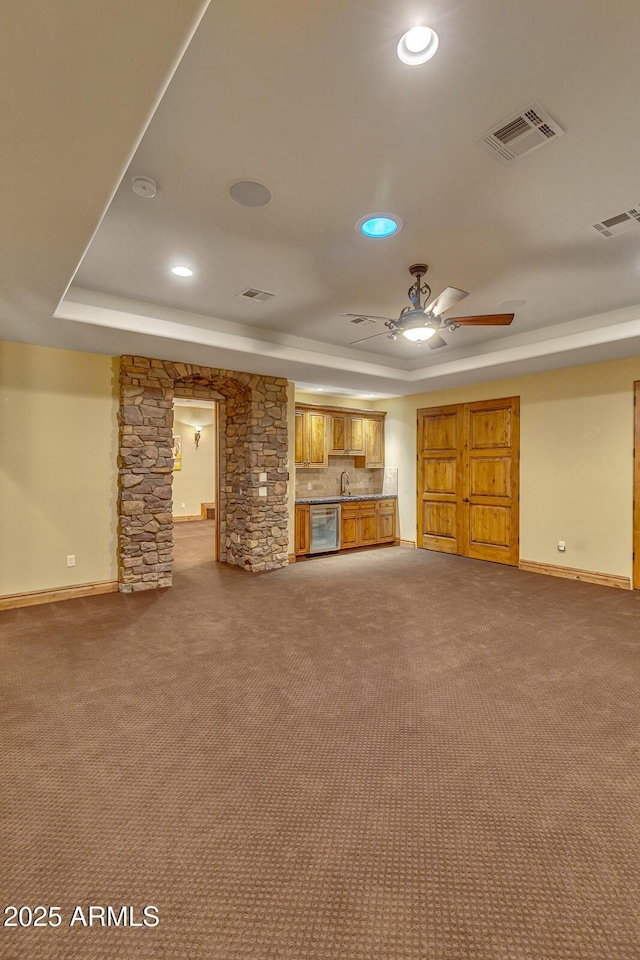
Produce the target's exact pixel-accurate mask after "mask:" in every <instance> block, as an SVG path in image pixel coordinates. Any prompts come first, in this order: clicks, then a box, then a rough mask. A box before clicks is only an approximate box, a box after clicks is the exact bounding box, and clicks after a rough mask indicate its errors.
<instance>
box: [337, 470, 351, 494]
mask: <svg viewBox="0 0 640 960" xmlns="http://www.w3.org/2000/svg"><path fill="white" fill-rule="evenodd" d="M349 483H350V481H349V474H348V473H347V471H346V470H343V471H342V473H341V474H340V496H341V497H350V496H351V490H347V491H346V493H345V489H344V488H345V487H348V486H349Z"/></svg>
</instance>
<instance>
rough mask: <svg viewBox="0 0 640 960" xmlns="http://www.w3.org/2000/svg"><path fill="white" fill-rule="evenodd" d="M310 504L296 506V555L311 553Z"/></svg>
mask: <svg viewBox="0 0 640 960" xmlns="http://www.w3.org/2000/svg"><path fill="white" fill-rule="evenodd" d="M309 550H310V543H309V504H307V503H304V504H299V505H298V506H296V516H295V554H296V557H300V556H304V554H305V553H309Z"/></svg>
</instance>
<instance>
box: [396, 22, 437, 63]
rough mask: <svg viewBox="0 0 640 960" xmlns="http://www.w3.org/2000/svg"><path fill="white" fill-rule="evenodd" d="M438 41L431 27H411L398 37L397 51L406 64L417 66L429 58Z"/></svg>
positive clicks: (434, 50)
mask: <svg viewBox="0 0 640 960" xmlns="http://www.w3.org/2000/svg"><path fill="white" fill-rule="evenodd" d="M439 42H440V41H439V40H438V34H437V33H436V32H435V30H432V29H431V27H412V28H411V30H407V32H406V33H405V34H404V35H403V36H402V37H400V40H399V41H398V47H397V53H398V56H399V58H400V60H402V62H403V63H406V64H407V66H409V67H417V66H420V64H422V63H426V62H427V60H431V58H432V57H433V56H434V54H435V53H436V51H437V49H438V44H439Z"/></svg>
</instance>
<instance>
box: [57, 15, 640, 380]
mask: <svg viewBox="0 0 640 960" xmlns="http://www.w3.org/2000/svg"><path fill="white" fill-rule="evenodd" d="M193 6H194V7H195V6H197V4H193ZM416 22H426V23H428V24H429V25H431V26H433V27H434V28H435V29H436V30H437V31H438V33H439V35H440V49H439V51H438V53H437V55H436V57H435V58H434V59H433V60H432V61H430V62H429V63H427V64H425V65H423V66H421V67H406V66H404V65H403V64H401V63H400V61H399V60H398V59H397V57H396V55H395V45H396V43H397V40H398V38H399V36H400V35H401V34H402V33H403V31H404V30H405V29H407V28H408V27H409V26H411V25H413V24H414V23H416ZM639 28H640V6H639V5H638V3H637V0H611V2H610V3H609V4H607V6H606V7H604V6H603V5H602V3H600V2H598V3H596V2H593V0H536V3H535V4H534V3H532V2H531V3H528V4H526V5H525V4H514V3H513V2H508V0H493V2H492V3H491V4H478V3H477V2H474V0H460V2H458V3H457V4H455V5H451V4H448V3H445V2H444V0H432V2H430V3H428V4H427V3H425V4H424V5H420V4H415V3H413V4H406V3H403V4H395V5H391V6H390V5H389V4H388V3H387V2H382V0H369V2H368V3H367V4H362V3H357V2H355V0H341V2H340V3H338V2H327V0H305V3H304V4H295V5H294V4H291V3H289V2H286V0H274V2H272V3H270V4H259V3H257V2H256V0H236V3H234V4H213V5H211V6H210V7H209V9H208V10H207V12H206V14H205V15H204V17H203V19H202V22H201V23H200V26H199V27H198V29H197V31H196V33H195V36H194V38H193V40H192V41H191V44H190V46H189V48H188V49H187V51H186V53H185V55H184V57H183V59H182V62H181V63H180V65H179V67H178V69H177V70H176V73H175V75H174V76H173V79H172V80H171V83H170V84H169V87H168V89H167V91H166V93H165V94H164V97H163V99H162V101H161V103H160V105H159V107H158V109H157V111H156V113H155V115H154V116H153V119H152V120H151V123H150V124H149V126H148V128H147V130H146V133H145V135H144V137H143V138H142V141H141V142H140V145H139V147H138V149H137V150H136V152H135V155H134V156H133V159H132V160H131V163H130V165H129V169H128V170H127V173H126V174H125V176H124V179H123V182H122V185H121V186H120V188H119V189H118V191H117V192H116V195H115V197H114V199H113V201H112V203H111V206H110V207H109V209H108V211H107V214H106V216H105V217H104V220H103V221H102V223H101V225H100V227H99V229H98V231H97V233H96V235H95V237H94V239H93V242H92V243H91V245H90V247H89V250H88V252H87V254H86V256H85V258H84V260H83V262H82V264H81V266H80V269H79V271H78V273H77V275H76V277H75V280H74V284H73V286H72V288H71V290H70V291H69V293H68V295H67V297H66V298H65V301H64V302H63V303H62V304H61V305H60V307H59V309H58V311H57V318H58V319H56V320H54V321H51V324H52V325H54V326H51V327H49V328H48V332H47V335H48V336H49V337H54V336H55V338H56V339H57V342H59V343H60V345H63V346H74V347H76V348H78V349H92V350H97V351H100V352H105V353H107V352H110V353H119V352H132V351H135V352H141V353H146V354H147V355H157V356H161V357H173V358H175V359H184V360H192V361H196V362H197V361H199V362H202V363H210V364H212V365H218V366H224V367H227V368H235V369H244V370H250V371H255V372H262V373H270V374H275V375H279V376H287V377H289V378H290V379H294V380H297V381H299V382H300V381H304V383H305V384H307V385H314V384H315V385H322V386H325V387H328V388H330V389H333V390H334V391H336V392H337V391H339V390H340V389H346V388H349V389H350V390H351V391H353V390H361V391H370V392H376V393H378V394H379V395H386V396H388V395H393V394H398V393H401V394H402V393H404V394H406V393H414V392H418V391H419V390H421V389H427V388H429V386H430V385H437V386H442V385H444V384H449V383H451V384H453V383H456V382H464V381H467V382H468V381H469V380H478V379H490V378H493V377H495V376H504V375H507V374H512V373H519V372H525V371H527V370H538V369H546V368H549V367H552V366H567V365H572V364H576V363H586V362H591V361H593V360H596V359H607V358H611V357H617V356H627V355H634V354H640V307H638V306H636V305H638V304H639V303H640V228H639V229H638V231H637V232H636V233H629V234H625V235H622V236H619V237H615V238H613V239H610V240H603V239H601V238H599V237H598V236H597V235H596V233H595V232H594V230H593V229H592V228H591V227H590V224H591V223H593V222H594V221H597V220H602V219H603V218H606V217H610V216H612V215H615V214H617V213H619V212H621V211H622V210H626V209H628V208H629V207H630V206H632V205H634V204H639V203H640V127H639V125H638V124H637V122H636V114H637V91H638V89H639V88H640V58H639V57H638V55H637V35H638V29H639ZM178 32H179V30H178V28H177V27H176V33H178ZM143 54H144V51H143ZM143 60H144V56H143ZM532 100H539V101H540V102H541V103H542V105H543V106H544V107H546V109H547V110H549V111H550V112H551V113H552V114H553V115H554V116H555V117H556V118H557V119H558V120H559V122H560V123H561V124H562V125H563V126H564V127H565V128H566V134H565V135H564V136H563V137H561V138H559V139H558V140H557V141H556V142H555V143H552V144H550V145H548V146H545V147H544V148H542V149H540V150H538V151H536V152H535V153H532V154H530V155H528V156H525V157H523V158H522V159H521V160H518V161H516V162H515V163H513V164H512V165H510V166H508V167H504V166H502V165H501V164H499V163H498V162H497V161H496V160H495V159H494V158H492V157H491V156H489V155H487V154H486V153H485V152H484V151H483V150H482V149H481V148H480V147H479V146H478V144H476V143H474V142H473V141H474V138H475V137H477V136H478V135H479V134H481V133H483V132H484V131H485V130H486V129H487V128H489V127H490V126H492V125H494V124H498V123H499V122H500V121H501V120H502V119H504V118H506V117H507V116H508V115H509V114H510V113H512V112H513V111H514V110H517V109H519V108H521V107H523V106H525V105H526V104H527V103H529V102H530V101H532ZM112 122H113V118H112V117H110V118H109V126H111V125H112ZM136 174H144V175H147V176H151V177H153V178H154V179H155V180H157V182H158V185H159V190H158V195H157V197H156V198H155V199H154V200H142V199H140V198H138V197H136V196H134V194H133V193H132V192H131V189H130V180H131V177H132V176H134V175H136ZM244 177H248V178H254V179H257V180H259V181H261V182H263V183H265V184H266V185H267V186H268V187H269V188H270V189H271V191H272V192H273V200H272V202H271V203H270V204H269V205H268V206H266V207H263V208H258V209H247V208H243V207H241V206H238V205H237V204H236V203H234V202H233V201H232V200H231V199H230V197H229V195H228V188H229V186H230V185H231V183H233V182H234V181H235V180H238V179H240V178H244ZM96 192H97V191H96ZM381 210H384V211H389V212H393V213H396V214H397V215H398V216H400V217H401V218H402V220H403V221H404V229H403V230H402V231H401V232H400V233H399V234H398V235H397V236H396V237H393V238H390V239H388V240H383V241H380V240H367V239H366V238H364V237H362V236H360V235H358V234H357V233H356V231H355V229H354V227H355V223H356V221H357V220H358V219H359V218H360V217H361V216H363V215H364V214H367V213H370V212H377V211H381ZM420 260H423V261H425V262H427V263H428V264H429V265H430V269H429V274H428V277H427V279H428V280H429V283H430V284H431V286H432V288H433V292H434V294H436V293H438V292H439V291H440V290H441V289H442V288H443V287H445V286H447V285H452V286H457V287H461V288H463V289H465V290H468V291H469V292H470V296H469V297H468V298H467V299H466V300H465V301H464V302H463V303H462V304H461V305H460V308H458V309H454V310H452V311H451V314H450V315H451V316H455V315H456V313H457V314H458V315H465V314H475V313H485V312H496V311H500V310H501V309H505V308H502V307H501V304H503V303H504V302H505V301H511V300H514V299H522V300H526V305H525V306H524V307H522V308H521V309H518V310H517V311H516V318H515V321H514V323H513V325H512V326H511V327H510V328H508V329H505V328H495V329H475V330H470V329H464V328H463V329H460V330H458V331H456V332H455V333H452V334H445V338H448V341H449V346H448V347H447V348H446V349H442V350H439V351H434V352H433V353H431V352H430V351H429V350H428V348H426V347H425V346H423V347H416V346H415V345H410V344H408V343H406V342H405V341H403V340H402V338H401V339H400V340H399V341H397V342H396V343H392V342H390V341H388V340H387V339H386V337H380V338H378V339H375V340H373V341H370V342H369V343H367V344H362V345H360V346H359V347H356V348H353V347H349V342H350V341H351V340H353V339H356V338H357V336H358V335H359V334H358V330H357V328H355V327H353V326H351V325H349V324H348V323H347V321H345V319H344V318H341V317H340V314H341V313H345V312H358V311H363V312H371V313H375V314H383V315H388V316H391V317H394V316H397V314H398V313H399V311H400V309H401V307H403V306H404V305H405V304H406V303H407V302H408V301H407V298H406V290H407V287H408V286H409V284H410V282H411V278H410V277H409V274H408V272H407V267H408V266H409V264H411V263H413V262H415V261H420ZM177 261H180V262H186V263H189V264H190V265H191V266H193V269H194V271H195V273H194V277H193V278H191V279H190V280H180V279H177V278H175V277H173V276H172V275H171V274H170V273H169V270H168V268H169V266H170V264H171V263H174V262H177ZM248 286H253V287H258V288H260V289H264V290H268V291H270V292H272V293H275V294H276V297H275V298H274V299H273V300H272V301H270V302H268V303H264V304H259V303H253V302H245V301H243V300H241V299H238V297H237V294H238V293H239V292H240V291H241V290H243V289H244V288H246V287H248ZM366 332H371V333H374V332H377V328H370V329H369V331H366ZM366 332H365V333H366ZM360 335H365V334H360ZM40 338H41V339H42V334H40Z"/></svg>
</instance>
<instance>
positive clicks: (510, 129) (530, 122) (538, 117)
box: [474, 102, 564, 164]
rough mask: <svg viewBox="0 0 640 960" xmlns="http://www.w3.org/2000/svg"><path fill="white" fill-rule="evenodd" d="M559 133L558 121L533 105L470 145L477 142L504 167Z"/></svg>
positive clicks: (507, 119) (508, 118) (553, 138)
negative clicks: (503, 164)
mask: <svg viewBox="0 0 640 960" xmlns="http://www.w3.org/2000/svg"><path fill="white" fill-rule="evenodd" d="M563 133H564V130H563V129H562V127H561V126H560V124H559V123H558V121H557V120H554V119H553V117H552V116H551V114H549V113H547V111H546V110H544V109H543V108H542V107H541V106H540V104H539V103H535V102H534V103H530V104H529V105H528V106H526V107H524V109H523V110H518V111H517V112H516V113H512V114H511V116H510V117H507V118H506V120H503V121H502V122H501V123H499V124H497V125H496V126H494V127H492V128H491V130H487V132H486V133H483V134H482V135H481V136H480V137H476V138H475V140H474V143H479V144H480V146H481V147H484V149H485V150H486V151H487V152H488V153H491V154H492V155H493V156H494V157H495V158H496V159H497V160H499V161H500V162H501V163H505V164H506V163H512V162H513V161H514V160H519V159H520V157H523V156H524V155H525V153H531V151H532V150H537V149H538V147H544V145H545V144H546V143H551V141H552V140H557V138H558V137H561V136H562V134H563Z"/></svg>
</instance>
